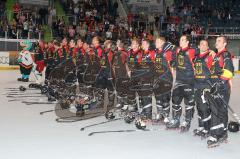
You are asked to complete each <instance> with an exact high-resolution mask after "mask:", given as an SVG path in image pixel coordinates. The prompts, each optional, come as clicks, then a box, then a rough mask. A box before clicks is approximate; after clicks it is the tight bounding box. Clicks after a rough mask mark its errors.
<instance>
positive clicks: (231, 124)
mask: <svg viewBox="0 0 240 159" xmlns="http://www.w3.org/2000/svg"><path fill="white" fill-rule="evenodd" d="M228 130H229V131H230V132H238V131H239V123H238V122H234V121H230V122H229V123H228Z"/></svg>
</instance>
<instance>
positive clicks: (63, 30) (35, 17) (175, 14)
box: [0, 0, 236, 42]
mask: <svg viewBox="0 0 240 159" xmlns="http://www.w3.org/2000/svg"><path fill="white" fill-rule="evenodd" d="M220 1H221V2H222V0H220ZM230 1H231V2H230ZM230 1H229V2H228V3H223V5H221V6H220V7H215V6H216V5H215V4H212V3H210V2H207V1H206V0H201V1H193V0H175V3H174V4H172V5H171V6H168V7H166V14H165V15H159V14H151V15H149V14H132V13H131V12H129V13H128V16H127V18H126V19H124V18H122V17H119V16H118V13H117V8H118V3H117V2H115V3H114V2H113V1H111V0H60V3H61V5H62V7H63V10H64V12H65V15H57V14H56V8H55V7H54V6H51V7H49V8H39V7H24V8H23V7H22V6H20V5H19V4H18V3H15V4H14V6H13V9H12V10H13V13H14V14H13V20H12V21H11V22H8V21H7V14H6V13H5V1H1V2H0V10H1V12H0V16H1V19H2V20H1V23H0V37H4V36H5V35H6V33H7V37H8V38H36V39H38V38H39V37H40V38H43V36H44V35H43V26H44V25H48V26H50V27H51V31H52V36H53V38H59V39H62V38H64V37H68V38H70V39H71V38H76V37H81V38H83V39H86V40H89V39H91V37H93V36H94V35H98V36H100V37H101V38H102V39H111V40H117V39H130V38H131V37H133V36H141V38H142V37H149V38H152V37H153V36H154V34H155V33H156V34H158V33H160V34H163V36H165V37H167V39H168V40H170V41H172V42H175V41H176V40H177V39H178V37H179V35H180V34H182V33H183V34H189V35H191V36H192V38H193V39H197V37H198V35H199V34H205V30H204V29H205V28H207V27H209V26H214V21H216V19H217V20H218V21H220V22H222V23H223V24H224V23H227V21H229V20H231V19H232V18H233V17H234V15H233V14H232V13H231V9H230V5H233V4H235V3H236V2H235V0H230ZM4 13H5V14H4ZM139 21H142V22H143V23H141V22H140V23H139ZM146 22H148V26H149V27H148V28H146Z"/></svg>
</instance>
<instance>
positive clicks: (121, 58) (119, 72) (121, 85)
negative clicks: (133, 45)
mask: <svg viewBox="0 0 240 159" xmlns="http://www.w3.org/2000/svg"><path fill="white" fill-rule="evenodd" d="M127 59H128V54H127V52H126V51H125V49H124V44H123V42H122V41H121V40H118V41H117V50H116V51H115V52H114V55H113V63H112V67H113V74H114V84H115V86H116V91H117V93H118V94H117V101H118V103H117V105H116V107H118V108H122V107H123V106H124V105H126V104H127V103H126V102H127V101H126V99H127V92H128V83H129V82H128V81H129V76H128V74H127V70H129V68H128V65H127Z"/></svg>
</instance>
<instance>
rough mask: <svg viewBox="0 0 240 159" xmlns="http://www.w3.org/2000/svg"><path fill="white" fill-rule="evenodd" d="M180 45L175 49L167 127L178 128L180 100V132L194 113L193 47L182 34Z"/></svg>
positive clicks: (187, 126) (189, 123)
mask: <svg viewBox="0 0 240 159" xmlns="http://www.w3.org/2000/svg"><path fill="white" fill-rule="evenodd" d="M179 44H180V47H179V48H178V49H177V50H176V54H175V55H176V61H175V62H176V81H175V84H174V87H173V92H172V118H173V119H172V120H171V121H170V122H169V123H167V125H166V126H167V128H178V127H179V126H180V117H181V114H182V107H181V105H180V104H181V102H182V100H183V99H184V103H185V121H184V122H183V123H182V124H181V132H185V131H188V130H189V128H190V125H191V120H192V117H193V113H194V106H195V101H194V66H193V59H194V57H195V49H192V48H190V47H189V44H190V38H189V36H188V35H182V36H181V38H180V42H179Z"/></svg>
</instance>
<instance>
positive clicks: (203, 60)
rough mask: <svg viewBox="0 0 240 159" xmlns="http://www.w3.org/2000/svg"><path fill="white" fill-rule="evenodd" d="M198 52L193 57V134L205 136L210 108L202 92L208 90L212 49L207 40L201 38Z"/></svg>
mask: <svg viewBox="0 0 240 159" xmlns="http://www.w3.org/2000/svg"><path fill="white" fill-rule="evenodd" d="M198 48H199V54H198V55H197V56H196V58H195V59H194V67H195V80H194V87H195V101H196V106H197V111H198V117H199V119H198V124H199V127H198V128H197V129H195V130H194V131H193V132H194V135H197V136H201V137H202V138H206V137H207V136H208V133H209V130H210V119H211V110H210V108H209V105H208V104H207V102H206V99H205V97H204V92H205V91H209V90H210V86H209V84H208V81H209V80H210V78H211V72H210V69H211V67H212V62H213V58H214V56H215V53H214V51H212V50H209V47H208V42H207V40H201V41H200V43H199V46H198Z"/></svg>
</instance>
